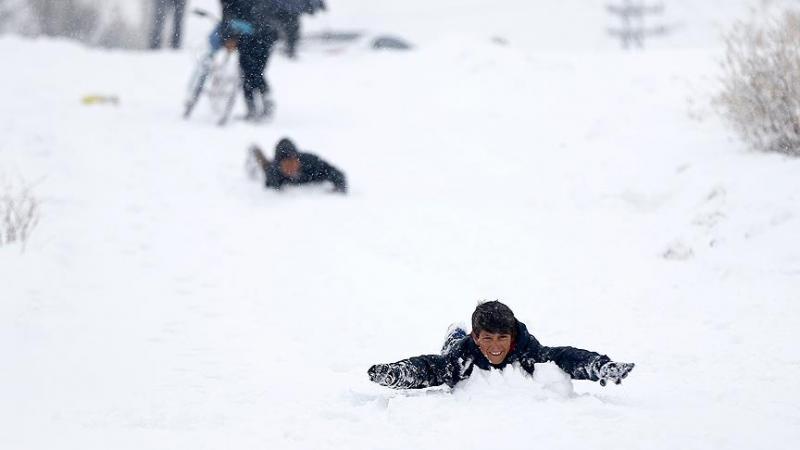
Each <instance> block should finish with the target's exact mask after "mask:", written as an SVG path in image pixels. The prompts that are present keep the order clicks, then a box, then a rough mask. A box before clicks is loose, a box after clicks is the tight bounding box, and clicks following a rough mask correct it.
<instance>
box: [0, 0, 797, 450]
mask: <svg viewBox="0 0 800 450" xmlns="http://www.w3.org/2000/svg"><path fill="white" fill-rule="evenodd" d="M195 3H197V4H201V3H203V2H201V1H200V0H198V1H197V2H195ZM207 3H209V4H211V5H210V6H213V4H214V2H213V1H211V0H207ZM329 3H330V7H331V11H330V12H329V13H328V14H327V15H321V16H318V17H316V18H314V19H313V21H310V22H308V23H307V30H309V31H316V30H324V29H336V30H345V29H362V30H365V31H367V32H368V33H369V34H377V33H383V32H391V33H397V34H400V35H402V36H404V37H406V38H407V39H409V40H411V41H412V42H414V43H416V44H417V48H416V49H415V50H414V51H411V52H374V51H372V50H369V49H368V45H367V44H368V43H367V41H366V40H365V41H358V42H356V43H355V44H354V45H352V46H349V47H347V48H345V49H343V50H341V51H338V52H326V51H323V50H322V49H320V48H319V47H318V46H317V47H314V46H308V47H306V48H305V51H304V52H302V53H301V55H300V59H299V60H298V61H289V60H287V59H285V58H284V57H283V56H282V55H278V56H276V57H275V58H274V59H273V60H272V61H271V65H270V69H269V77H270V80H271V82H272V84H273V87H274V90H275V97H276V101H277V105H278V110H277V116H276V118H275V120H274V122H272V123H270V124H265V125H257V126H256V125H250V124H247V123H243V122H240V121H237V122H234V123H233V124H231V125H230V126H229V127H226V128H219V127H215V126H214V125H213V124H212V123H211V121H210V120H209V118H208V117H206V116H203V115H202V114H198V116H197V117H195V118H193V119H192V120H189V121H184V120H182V119H181V117H180V112H181V99H182V95H183V91H184V86H185V82H186V79H187V78H188V76H189V72H190V69H191V66H192V64H193V61H194V58H195V57H196V50H198V49H199V48H200V46H201V42H202V39H203V36H202V35H203V34H204V33H205V31H206V30H207V28H204V27H205V26H207V24H205V23H204V22H202V21H199V19H192V21H191V22H190V24H194V25H191V26H190V39H189V45H188V47H189V48H187V49H186V50H185V51H181V52H161V53H152V52H121V51H98V50H90V49H87V48H84V47H81V46H78V45H75V44H73V43H70V42H67V41H62V40H41V39H40V40H23V39H20V38H14V37H3V38H2V39H0V53H1V54H3V55H4V67H6V69H5V70H4V71H3V72H2V75H0V99H2V100H3V102H2V103H3V108H2V109H0V135H2V139H0V171H2V172H3V174H4V175H5V176H6V177H7V178H9V179H18V178H20V177H22V178H24V179H25V180H27V181H28V182H29V183H32V184H34V193H35V194H36V195H37V196H38V197H39V198H40V199H41V201H42V216H41V222H40V224H39V226H38V227H37V229H36V230H35V231H34V233H33V235H32V239H31V240H30V241H29V242H28V244H27V247H26V249H25V251H24V252H22V251H21V250H22V249H21V248H20V247H19V246H16V245H14V246H9V247H0V424H1V425H0V448H3V449H25V450H27V449H36V450H39V449H41V450H45V449H47V450H50V449H54V448H58V449H81V450H90V449H97V450H101V449H136V450H141V449H164V448H169V449H192V450H199V449H220V448H237V449H255V448H270V449H273V448H274V449H358V450H368V449H411V448H413V449H431V450H434V449H435V450H448V449H478V448H486V447H490V446H494V447H503V448H510V449H529V448H547V449H574V448H592V449H618V448H641V449H675V448H698V449H699V448H702V449H707V448H715V449H753V448H771V449H790V448H794V446H795V445H796V443H797V442H798V441H800V426H798V425H800V406H798V403H799V402H798V401H799V400H800V388H798V386H797V383H796V380H797V378H798V377H799V376H800V350H798V348H797V346H796V344H795V340H796V339H797V337H798V331H797V327H798V323H799V322H798V319H799V318H800V307H798V300H800V290H799V288H798V287H799V286H800V244H798V243H797V239H796V230H797V227H798V226H800V206H798V205H800V202H799V200H800V198H799V197H800V178H798V177H797V173H798V170H800V161H798V160H794V159H787V158H784V157H781V156H775V155H764V154H754V153H751V152H748V151H747V150H746V149H745V148H744V147H743V145H742V144H740V143H738V142H737V141H735V140H734V139H733V138H732V137H731V134H730V133H729V131H728V130H727V129H726V128H725V127H724V126H723V125H722V124H721V123H719V121H718V119H717V118H716V117H715V116H714V115H713V114H712V113H711V111H710V108H709V106H708V102H709V97H710V95H711V93H712V91H713V89H714V87H715V82H714V80H715V76H716V69H717V59H718V58H719V57H720V53H719V50H718V48H719V44H718V42H717V41H715V40H714V38H713V37H714V36H716V31H714V30H712V29H711V28H710V27H705V26H700V25H697V26H696V27H694V25H693V26H692V27H694V28H691V29H692V30H696V31H695V33H696V36H695V37H691V36H689V35H685V36H683V37H679V36H678V35H675V36H674V37H673V38H671V39H674V40H673V41H666V40H665V41H664V42H662V43H661V44H659V45H660V46H661V47H659V48H656V49H652V50H650V51H647V52H645V53H630V54H628V53H622V52H619V51H617V50H616V44H615V43H614V42H613V41H610V40H609V39H608V38H607V37H605V35H603V33H604V31H603V30H604V27H605V24H597V23H595V19H594V18H595V17H600V16H602V15H604V13H602V10H601V11H600V12H598V11H597V10H596V9H591V10H590V8H587V7H583V8H578V5H587V4H590V3H598V4H599V3H601V2H583V1H581V2H579V1H577V0H563V1H560V2H533V1H530V2H526V1H523V0H518V1H511V0H509V1H506V2H503V3H506V4H508V5H510V6H509V11H511V12H509V13H507V14H503V15H501V14H500V13H498V12H496V11H495V8H496V4H497V3H498V2H494V1H490V0H485V1H478V0H470V1H460V2H456V1H450V0H448V1H440V2H435V3H436V5H437V6H436V7H435V8H434V7H432V6H429V5H428V4H429V3H433V2H428V1H423V0H414V1H404V2H370V1H366V0H361V1H356V0H349V1H345V0H337V1H334V0H330V1H329ZM711 3H714V4H716V5H718V6H719V5H721V4H723V3H724V4H725V5H728V4H729V3H737V4H738V2H711ZM744 3H745V2H741V5H744ZM555 5H561V6H555ZM670 5H673V3H670ZM670 5H668V8H670ZM674 5H675V12H674V14H675V20H676V21H682V22H684V23H687V24H689V23H698V24H699V23H711V22H713V21H714V20H716V19H714V18H713V16H712V15H711V14H710V13H709V14H708V15H704V16H703V17H702V20H701V18H700V16H699V15H696V14H689V12H687V13H679V12H678V9H679V8H678V5H684V6H683V7H684V8H685V9H686V11H688V10H689V7H690V5H691V2H688V1H687V2H677V1H676V2H674ZM741 5H740V6H741ZM697 8H698V9H700V7H699V6H698V7H697ZM704 8H705V6H704ZM741 8H742V10H744V6H741ZM709 9H711V8H709ZM718 9H724V8H718ZM734 10H736V8H733V7H731V8H729V9H725V15H724V16H722V17H721V18H720V19H719V21H720V23H729V22H730V21H731V20H733V18H735V17H736V14H737V13H736V12H735V11H734ZM570 11H571V12H570ZM548 12H552V13H553V14H555V13H558V14H555V16H554V17H558V18H559V19H558V22H559V23H557V20H556V19H553V20H546V19H545V17H547V13H548ZM568 12H569V14H567V13H568ZM567 17H574V18H575V20H576V21H582V22H583V23H584V26H581V27H576V28H572V29H571V30H572V32H571V35H570V38H568V39H564V40H562V41H559V42H561V44H560V43H559V42H553V43H552V45H550V44H548V43H549V42H552V41H548V39H552V38H551V37H549V36H550V33H549V31H550V30H552V29H554V28H565V27H568V26H569V24H567V23H565V21H566V18H567ZM526 18H531V19H530V20H531V21H532V23H535V24H537V25H541V26H533V25H531V26H529V27H528V26H527V25H525V24H526ZM484 21H485V22H484ZM534 21H535V22H534ZM476 23H483V24H486V23H493V24H497V26H496V27H488V26H482V27H478V26H476ZM589 23H591V24H592V25H591V26H588V25H586V24H589ZM544 24H549V28H548V27H545V26H544ZM557 25H560V26H558V27H557ZM686 30H690V28H688V26H687V28H686ZM687 33H688V31H687ZM501 34H502V36H503V37H504V38H506V39H507V41H508V44H507V45H499V44H497V43H495V42H493V41H492V39H491V38H492V37H493V36H495V35H501ZM601 35H602V36H601ZM653 42H654V43H655V42H656V41H653ZM562 44H563V45H562ZM87 94H105V95H116V96H118V97H119V98H120V103H119V105H118V106H113V105H110V104H108V105H102V104H101V105H89V106H87V105H83V104H81V101H80V100H81V98H82V97H83V96H85V95H87ZM283 136H290V137H292V138H293V139H295V141H296V142H297V143H298V144H299V146H300V147H302V148H304V149H307V150H311V151H314V152H316V153H318V154H320V155H321V156H323V157H324V158H326V159H328V160H330V161H331V162H333V163H334V164H336V165H337V166H339V167H341V168H342V169H344V170H345V171H346V172H347V175H348V177H349V181H350V183H351V192H350V194H349V195H347V196H338V195H332V194H329V193H327V192H326V190H325V189H323V188H312V189H290V190H288V191H286V192H281V193H275V192H268V191H266V190H264V189H263V188H262V187H261V186H260V185H258V184H256V183H254V182H253V181H251V180H249V179H248V178H247V177H246V175H245V171H244V161H245V155H246V152H245V151H246V148H247V146H248V145H249V144H250V143H253V142H256V143H259V144H261V145H263V146H264V147H266V148H271V147H272V146H273V145H274V144H275V142H276V141H277V140H278V139H279V138H281V137H283ZM484 298H491V299H494V298H499V299H503V300H504V301H505V302H506V303H507V304H509V306H511V308H512V309H513V310H514V311H515V313H516V314H517V316H518V317H519V318H520V319H521V320H523V321H524V322H526V323H527V325H528V327H529V328H530V329H531V330H532V332H533V333H534V334H535V335H536V337H537V338H538V339H539V340H540V341H541V342H542V343H543V344H546V345H573V346H576V347H582V348H587V349H591V350H595V351H599V352H603V353H607V354H608V355H609V356H611V357H612V358H614V359H616V360H620V361H632V362H636V363H637V366H636V369H635V371H634V372H633V373H632V374H631V376H630V377H628V379H626V381H625V383H623V385H621V386H608V387H605V388H602V387H600V386H599V385H597V384H595V383H591V382H585V381H575V382H571V381H569V380H567V379H565V378H564V376H563V373H561V372H560V370H558V369H557V368H555V367H553V366H550V365H542V366H541V367H540V368H539V369H540V370H538V371H537V373H536V376H535V377H534V379H528V378H527V376H526V375H524V374H523V373H521V372H519V371H516V370H507V371H505V372H503V373H478V374H475V375H473V377H472V378H471V379H470V380H468V382H465V383H463V384H461V385H459V386H457V387H456V388H455V389H454V390H452V391H449V390H446V389H439V388H436V389H431V390H427V391H414V392H402V391H389V390H386V389H383V388H380V387H379V386H376V385H373V384H371V383H370V382H369V381H368V380H367V376H366V369H367V368H368V367H369V366H370V365H371V364H374V363H377V362H390V361H395V360H398V359H401V358H404V357H408V356H412V355H418V354H423V353H434V352H437V351H438V349H439V348H440V345H441V342H442V340H443V338H444V334H445V330H446V328H447V326H448V325H449V324H450V323H451V322H455V321H466V320H467V318H468V315H469V314H470V313H471V311H472V309H473V308H474V306H475V304H476V302H477V301H478V300H479V299H484Z"/></svg>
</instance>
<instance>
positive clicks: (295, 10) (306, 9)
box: [274, 0, 326, 58]
mask: <svg viewBox="0 0 800 450" xmlns="http://www.w3.org/2000/svg"><path fill="white" fill-rule="evenodd" d="M274 2H275V6H276V14H275V18H276V19H277V21H278V23H279V26H280V28H281V31H282V34H283V36H284V37H285V39H286V56H288V57H289V58H295V57H296V56H297V42H298V41H299V40H300V16H302V15H303V14H314V13H316V12H317V11H318V10H320V11H324V10H325V8H326V7H325V2H324V1H323V0H274Z"/></svg>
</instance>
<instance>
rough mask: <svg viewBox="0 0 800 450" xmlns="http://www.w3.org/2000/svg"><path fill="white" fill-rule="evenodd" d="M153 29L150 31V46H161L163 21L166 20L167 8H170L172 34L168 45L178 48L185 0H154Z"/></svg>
mask: <svg viewBox="0 0 800 450" xmlns="http://www.w3.org/2000/svg"><path fill="white" fill-rule="evenodd" d="M154 1H155V9H154V12H153V29H152V30H151V33H150V48H153V49H155V48H160V47H161V35H162V34H163V33H164V22H166V20H167V14H168V13H169V10H170V9H171V10H172V34H171V35H170V36H171V39H170V45H171V46H172V48H180V46H181V34H182V32H183V13H184V11H185V10H186V0H154Z"/></svg>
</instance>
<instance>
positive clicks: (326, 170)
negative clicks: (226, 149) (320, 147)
mask: <svg viewBox="0 0 800 450" xmlns="http://www.w3.org/2000/svg"><path fill="white" fill-rule="evenodd" d="M250 157H251V158H252V159H253V160H254V162H255V165H256V166H257V167H260V168H261V170H263V173H264V180H265V183H264V184H265V185H266V187H268V188H271V189H275V190H279V189H281V188H282V187H283V186H285V185H287V184H289V185H297V184H307V183H323V182H331V183H332V184H333V191H334V192H339V193H342V194H344V193H347V179H346V178H345V176H344V173H342V171H340V170H339V169H337V168H336V167H334V166H332V165H331V164H328V163H327V162H326V161H324V160H322V159H321V158H320V157H318V156H316V155H314V154H312V153H305V152H300V151H298V150H297V147H296V146H295V145H294V143H293V142H292V141H291V140H289V139H287V138H283V139H281V140H280V141H279V142H278V145H276V146H275V158H274V159H273V160H272V161H269V160H268V159H267V158H266V156H264V152H262V151H261V149H260V148H258V146H255V145H253V146H252V147H250Z"/></svg>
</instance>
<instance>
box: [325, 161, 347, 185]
mask: <svg viewBox="0 0 800 450" xmlns="http://www.w3.org/2000/svg"><path fill="white" fill-rule="evenodd" d="M322 164H323V167H325V173H326V174H327V177H326V178H327V180H328V181H330V182H331V183H333V188H334V190H335V191H336V192H347V179H346V178H345V176H344V173H342V171H341V170H339V169H337V168H336V167H333V166H332V165H330V164H328V163H326V162H324V161H323V162H322Z"/></svg>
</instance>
